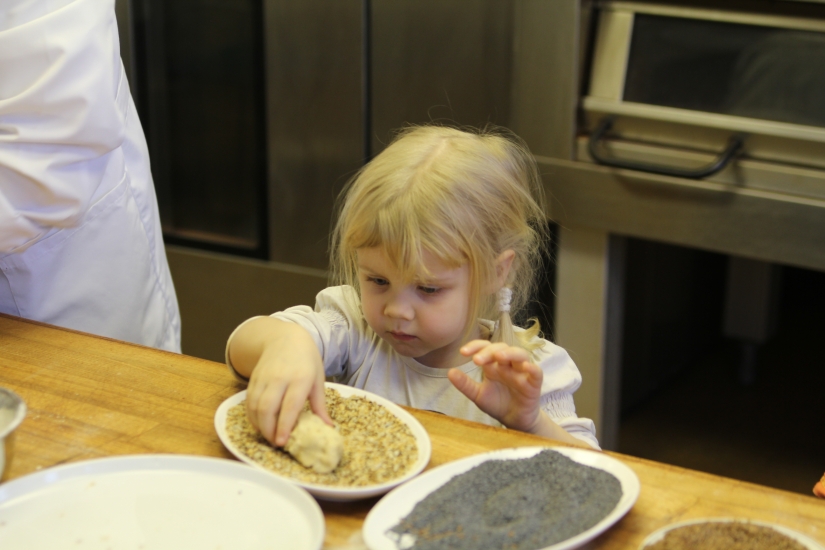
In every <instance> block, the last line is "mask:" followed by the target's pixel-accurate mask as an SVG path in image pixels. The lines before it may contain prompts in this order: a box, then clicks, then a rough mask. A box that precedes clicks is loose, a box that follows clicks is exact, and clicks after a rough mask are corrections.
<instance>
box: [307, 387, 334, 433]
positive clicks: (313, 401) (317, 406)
mask: <svg viewBox="0 0 825 550" xmlns="http://www.w3.org/2000/svg"><path fill="white" fill-rule="evenodd" d="M309 407H310V408H311V409H312V412H314V413H315V414H317V415H318V416H319V417H321V420H323V421H324V422H326V423H327V424H328V425H330V426H333V425H334V423H333V422H332V418H330V416H329V413H328V412H327V403H326V394H325V393H324V379H323V378H321V380H320V382H316V383H315V385H314V386H312V391H311V392H310V394H309Z"/></svg>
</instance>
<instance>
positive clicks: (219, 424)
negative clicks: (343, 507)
mask: <svg viewBox="0 0 825 550" xmlns="http://www.w3.org/2000/svg"><path fill="white" fill-rule="evenodd" d="M326 387H328V388H334V389H335V390H337V391H338V393H340V394H341V396H342V397H345V398H346V397H352V396H361V397H364V398H366V399H369V400H370V401H373V402H375V403H378V404H380V405H383V406H384V408H386V409H387V410H389V412H391V413H392V414H393V415H394V416H395V417H396V418H398V419H399V420H400V421H401V422H403V423H404V424H406V425H407V426H408V427H409V428H410V431H411V432H412V434H413V436H415V443H416V446H417V447H418V459H417V460H416V461H415V463H414V464H413V465H412V467H411V468H410V469H409V470H408V471H407V473H406V474H404V475H403V476H401V477H399V478H396V479H394V480H392V481H389V482H387V483H381V484H379V485H365V486H362V487H336V486H331V485H318V484H314V483H307V482H304V481H300V480H297V479H292V478H290V477H286V476H282V475H280V474H278V473H277V472H274V471H272V470H268V469H266V468H264V467H263V466H261V465H260V464H258V463H256V462H255V461H254V460H252V459H251V458H249V457H248V456H246V455H245V454H243V453H242V452H241V451H240V450H239V449H238V448H237V447H235V445H234V444H233V443H232V441H230V439H229V434H227V433H226V415H227V412H228V411H229V409H231V408H232V407H234V406H235V405H237V404H238V403H240V402H241V401H243V400H245V399H246V390H244V391H242V392H240V393H236V394H235V395H233V396H232V397H230V398H229V399H227V400H226V401H224V402H223V403H221V406H220V407H218V410H217V412H216V413H215V430H216V431H217V432H218V437H219V438H220V440H221V441H222V442H223V444H224V445H225V446H226V448H227V449H229V452H231V453H232V454H233V455H235V456H236V457H237V458H238V459H239V460H242V461H244V462H246V463H247V464H250V465H252V466H255V467H256V468H258V469H260V470H262V471H264V472H267V473H269V474H272V475H274V476H277V477H279V478H281V479H285V480H287V481H290V482H291V483H295V484H296V485H298V486H300V487H303V488H304V489H306V490H307V491H309V492H310V493H312V494H313V495H314V496H316V497H317V498H322V499H325V500H335V501H350V500H358V499H362V498H369V497H374V496H377V495H383V494H384V493H386V492H387V491H389V490H390V489H392V488H393V487H395V486H397V485H400V484H401V483H404V482H405V481H407V480H409V479H412V478H413V477H415V476H416V475H418V474H419V473H420V472H421V471H422V470H423V469H424V468H426V467H427V464H429V463H430V454H431V453H432V446H431V445H430V436H429V435H427V430H425V429H424V426H422V425H421V423H420V422H419V421H418V420H416V419H415V417H414V416H413V415H411V414H410V413H408V412H407V411H405V410H404V409H402V408H401V407H399V406H398V405H396V404H395V403H393V402H392V401H389V400H387V399H384V398H383V397H380V396H378V395H375V394H374V393H371V392H368V391H364V390H359V389H358V388H353V387H350V386H345V385H343V384H334V383H332V382H327V383H326Z"/></svg>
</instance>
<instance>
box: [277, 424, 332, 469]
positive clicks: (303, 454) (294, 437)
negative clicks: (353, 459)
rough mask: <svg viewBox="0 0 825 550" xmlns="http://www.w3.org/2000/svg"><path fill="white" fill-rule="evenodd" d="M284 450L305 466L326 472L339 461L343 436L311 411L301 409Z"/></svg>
mask: <svg viewBox="0 0 825 550" xmlns="http://www.w3.org/2000/svg"><path fill="white" fill-rule="evenodd" d="M284 450H285V451H286V452H288V453H289V454H291V455H292V456H293V457H295V459H296V460H297V461H298V462H300V463H301V464H303V465H304V466H306V467H307V468H312V469H313V470H315V471H316V472H318V473H320V474H326V473H329V472H331V471H332V470H334V469H335V468H336V467H337V466H338V463H339V462H341V457H342V456H343V454H344V438H343V436H342V435H341V434H340V433H338V430H336V429H335V428H333V427H332V426H329V425H328V424H327V423H326V422H324V421H323V420H321V418H320V417H318V416H316V415H315V414H314V413H313V412H312V411H303V412H301V415H300V416H299V417H298V423H297V424H296V425H295V428H294V429H293V430H292V433H291V434H290V436H289V440H287V442H286V445H284Z"/></svg>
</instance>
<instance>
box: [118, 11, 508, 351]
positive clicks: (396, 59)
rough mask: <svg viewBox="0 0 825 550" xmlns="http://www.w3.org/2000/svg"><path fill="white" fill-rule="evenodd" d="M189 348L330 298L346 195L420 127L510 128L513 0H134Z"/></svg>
mask: <svg viewBox="0 0 825 550" xmlns="http://www.w3.org/2000/svg"><path fill="white" fill-rule="evenodd" d="M116 5H117V7H118V23H119V28H120V30H121V45H122V46H121V50H122V55H123V57H124V61H125V63H126V64H127V66H128V67H129V68H131V69H132V70H131V74H130V83H131V86H132V91H133V94H134V96H135V98H136V102H137V104H138V111H139V113H140V115H141V120H142V122H143V124H144V129H145V131H146V135H147V141H148V144H149V149H150V156H151V159H152V171H153V175H154V178H155V184H156V187H157V190H158V197H159V202H160V206H161V218H162V223H163V229H164V237H165V238H166V242H167V244H169V245H170V246H169V247H168V255H169V261H170V266H171V269H172V275H173V277H174V278H175V282H176V287H177V290H178V298H179V301H180V304H181V314H182V317H183V329H182V330H183V349H184V351H185V352H186V353H189V354H194V355H199V356H203V357H208V358H210V359H216V360H221V358H222V354H223V346H224V344H225V339H226V337H227V335H228V334H229V332H231V330H232V328H233V327H234V326H235V325H237V323H239V322H240V321H242V320H243V319H244V318H246V317H249V316H252V315H255V314H259V313H261V312H266V311H276V310H278V309H282V308H284V307H288V306H290V305H295V304H299V303H313V301H314V296H315V293H316V292H317V291H318V290H320V289H321V288H323V287H324V286H325V285H326V267H327V243H328V239H327V237H328V234H329V230H330V224H331V220H332V211H333V202H334V200H335V197H336V195H337V193H338V191H339V190H340V189H341V187H342V186H343V184H344V183H345V181H346V180H347V178H348V177H349V176H351V175H352V174H353V173H354V172H355V171H356V170H357V169H358V168H359V167H360V166H361V165H362V164H363V162H364V161H365V160H366V159H368V158H370V156H371V155H373V154H375V153H377V152H378V151H380V150H381V148H383V146H384V144H386V143H387V141H388V140H389V139H390V138H391V132H392V131H393V130H395V129H397V128H399V127H401V126H402V125H404V124H405V123H422V122H427V121H430V120H446V121H452V122H456V123H459V124H468V125H482V124H484V123H487V122H492V123H498V124H502V125H507V124H508V122H509V118H510V75H511V67H512V50H513V48H512V36H513V16H514V15H513V14H514V9H515V2H514V1H513V0H506V1H502V0H450V1H449V2H443V1H442V0H332V1H330V0H174V1H173V2H169V1H166V0H118V1H117V4H116Z"/></svg>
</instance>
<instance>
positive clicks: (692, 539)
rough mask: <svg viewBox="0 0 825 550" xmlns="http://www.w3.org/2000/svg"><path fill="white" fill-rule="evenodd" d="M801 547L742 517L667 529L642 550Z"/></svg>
mask: <svg viewBox="0 0 825 550" xmlns="http://www.w3.org/2000/svg"><path fill="white" fill-rule="evenodd" d="M695 548H701V549H703V550H805V547H804V546H803V545H802V544H800V543H798V542H796V541H795V540H793V539H791V538H790V537H788V536H785V535H783V534H782V533H780V532H779V531H777V530H776V529H771V528H770V527H765V526H764V525H754V524H752V523H746V522H744V521H731V522H719V521H709V522H706V523H696V524H693V525H685V526H683V527H678V528H676V529H673V530H672V531H668V532H667V533H666V534H665V536H664V538H662V540H660V541H657V542H655V543H653V544H648V545H647V546H645V550H694V549H695Z"/></svg>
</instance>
